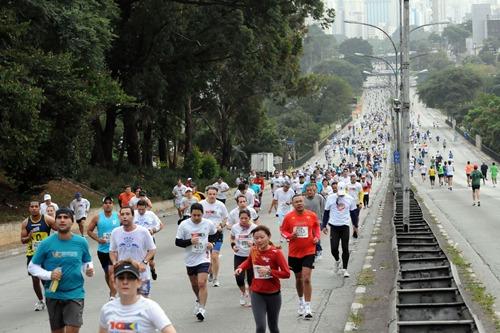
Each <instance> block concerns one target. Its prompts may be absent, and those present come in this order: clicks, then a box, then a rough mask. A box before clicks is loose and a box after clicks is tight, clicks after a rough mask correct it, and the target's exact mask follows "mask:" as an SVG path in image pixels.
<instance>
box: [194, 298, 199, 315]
mask: <svg viewBox="0 0 500 333" xmlns="http://www.w3.org/2000/svg"><path fill="white" fill-rule="evenodd" d="M198 310H200V302H198V300H196V301H194V308H193V315H195V316H196V315H197V314H198Z"/></svg>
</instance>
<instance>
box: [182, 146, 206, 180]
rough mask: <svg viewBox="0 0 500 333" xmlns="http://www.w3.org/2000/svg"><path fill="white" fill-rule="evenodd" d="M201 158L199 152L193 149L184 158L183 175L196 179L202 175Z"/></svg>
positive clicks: (195, 148)
mask: <svg viewBox="0 0 500 333" xmlns="http://www.w3.org/2000/svg"><path fill="white" fill-rule="evenodd" d="M202 158H203V155H202V154H201V152H200V150H199V149H198V148H197V147H193V149H192V150H191V152H190V153H189V154H187V155H186V156H185V157H184V164H183V165H184V166H183V170H184V174H185V175H188V177H191V178H195V179H196V178H198V177H200V176H201V173H202V169H201V166H202Z"/></svg>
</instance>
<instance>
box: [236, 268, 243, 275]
mask: <svg viewBox="0 0 500 333" xmlns="http://www.w3.org/2000/svg"><path fill="white" fill-rule="evenodd" d="M242 271H243V270H242V269H241V268H236V270H235V271H234V275H240V274H241V272H242Z"/></svg>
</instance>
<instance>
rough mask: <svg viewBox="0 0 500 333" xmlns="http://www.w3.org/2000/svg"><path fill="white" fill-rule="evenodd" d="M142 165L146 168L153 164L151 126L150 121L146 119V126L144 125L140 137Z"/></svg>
mask: <svg viewBox="0 0 500 333" xmlns="http://www.w3.org/2000/svg"><path fill="white" fill-rule="evenodd" d="M142 165H143V166H145V167H147V168H150V167H152V166H153V127H152V126H151V122H150V121H147V123H146V126H144V134H143V138H142Z"/></svg>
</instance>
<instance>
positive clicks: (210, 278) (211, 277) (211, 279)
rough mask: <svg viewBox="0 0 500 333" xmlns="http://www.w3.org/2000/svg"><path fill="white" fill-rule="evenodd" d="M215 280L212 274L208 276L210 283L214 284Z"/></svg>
mask: <svg viewBox="0 0 500 333" xmlns="http://www.w3.org/2000/svg"><path fill="white" fill-rule="evenodd" d="M213 280H214V276H213V275H212V273H210V274H208V282H212V281H213Z"/></svg>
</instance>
